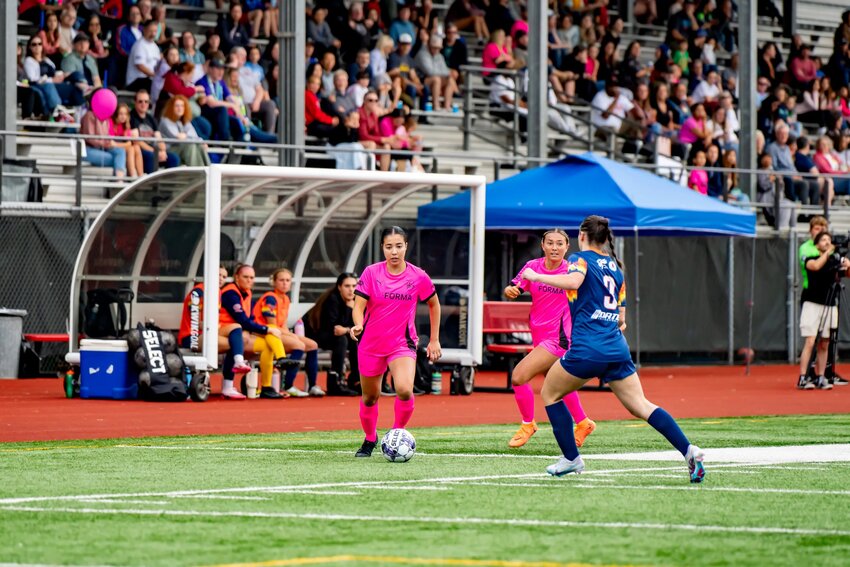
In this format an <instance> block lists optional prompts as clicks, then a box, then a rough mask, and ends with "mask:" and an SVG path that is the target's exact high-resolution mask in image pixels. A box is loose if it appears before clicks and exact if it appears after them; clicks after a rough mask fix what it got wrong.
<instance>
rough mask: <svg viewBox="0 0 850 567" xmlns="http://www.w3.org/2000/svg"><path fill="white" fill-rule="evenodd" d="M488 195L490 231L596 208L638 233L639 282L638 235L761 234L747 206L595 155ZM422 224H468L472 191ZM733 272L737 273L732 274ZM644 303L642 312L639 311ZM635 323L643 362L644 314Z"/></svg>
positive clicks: (518, 178) (432, 209)
mask: <svg viewBox="0 0 850 567" xmlns="http://www.w3.org/2000/svg"><path fill="white" fill-rule="evenodd" d="M486 194H487V204H486V213H485V219H486V220H485V228H486V229H488V230H511V229H517V230H518V229H526V230H528V229H546V228H551V227H553V226H555V227H561V228H565V229H567V230H577V229H578V227H579V225H580V224H581V222H582V220H583V219H584V218H585V217H586V216H587V215H589V214H598V215H602V216H605V217H608V219H609V220H610V223H611V228H612V229H613V230H614V231H615V233H616V234H618V235H619V236H630V235H633V236H635V257H634V265H633V270H634V273H635V281H638V280H637V276H638V273H639V253H638V244H637V242H638V238H637V237H638V236H639V235H646V236H663V235H679V236H727V237H732V236H746V237H755V233H756V215H755V214H754V213H752V212H750V211H748V210H743V209H739V208H736V207H733V206H731V205H727V204H726V203H723V202H721V201H718V200H717V199H712V198H709V197H705V196H702V195H700V194H698V193H696V192H694V191H691V190H689V189H687V188H684V187H681V186H680V185H678V184H676V183H674V182H672V181H670V180H668V179H664V178H662V177H659V176H657V175H654V174H652V173H649V172H647V171H643V170H640V169H638V168H635V167H631V166H628V165H624V164H621V163H617V162H615V161H612V160H609V159H607V158H604V157H600V156H597V155H595V154H593V153H586V154H582V155H579V156H569V157H567V158H565V159H562V160H560V161H558V162H555V163H552V164H549V165H547V166H545V167H540V168H536V169H531V170H528V171H525V172H523V173H520V174H518V175H514V176H513V177H509V178H507V179H504V180H501V181H496V182H494V183H490V184H488V185H487V193H486ZM417 226H418V227H419V228H423V229H428V228H466V227H468V226H469V193H468V192H464V193H459V194H457V195H454V196H452V197H448V198H446V199H443V200H440V201H435V202H433V203H430V204H428V205H424V206H421V207H419V213H418V220H417ZM753 257H755V254H754V255H753ZM730 262H731V260H730ZM729 277H730V279H731V277H732V276H731V274H730V276H729ZM751 280H752V275H751ZM730 288H731V285H730ZM637 296H639V294H636V298H637ZM751 298H752V282H751ZM637 301H638V300H637V299H636V301H635V304H636V315H639V308H638V304H637ZM730 311H731V302H730ZM636 321H637V328H636V329H635V330H636V336H637V345H636V347H637V357H638V361H639V360H640V319H639V317H636ZM731 327H732V323H731V317H730V332H729V336H730V340H729V357H730V362H731V358H732V355H733V346H732V330H731ZM750 327H751V328H752V323H751V324H750Z"/></svg>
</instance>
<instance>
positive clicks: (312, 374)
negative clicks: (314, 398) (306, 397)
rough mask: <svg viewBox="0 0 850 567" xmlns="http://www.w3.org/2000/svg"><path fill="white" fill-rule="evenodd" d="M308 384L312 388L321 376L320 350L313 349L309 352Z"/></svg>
mask: <svg viewBox="0 0 850 567" xmlns="http://www.w3.org/2000/svg"><path fill="white" fill-rule="evenodd" d="M306 370H307V384H309V386H310V388H312V387H313V386H315V385H316V378H318V376H319V351H318V350H311V351H310V352H308V353H307V368H306Z"/></svg>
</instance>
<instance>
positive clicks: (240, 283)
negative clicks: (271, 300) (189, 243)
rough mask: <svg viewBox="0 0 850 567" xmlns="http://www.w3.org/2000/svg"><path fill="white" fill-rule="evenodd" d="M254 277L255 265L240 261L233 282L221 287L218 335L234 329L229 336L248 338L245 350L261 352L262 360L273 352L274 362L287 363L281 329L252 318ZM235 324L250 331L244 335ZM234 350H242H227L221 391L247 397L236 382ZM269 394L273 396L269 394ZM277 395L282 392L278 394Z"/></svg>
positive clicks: (243, 397)
mask: <svg viewBox="0 0 850 567" xmlns="http://www.w3.org/2000/svg"><path fill="white" fill-rule="evenodd" d="M255 278H256V275H255V274H254V268H253V267H251V266H248V265H246V264H241V265H239V266H237V267H236V272H235V273H234V276H233V283H230V284H227V285H226V286H224V289H222V290H221V309H220V310H219V315H218V332H219V335H220V336H225V335H223V333H225V332H226V331H227V330H228V329H232V331H230V334H229V335H227V336H233V337H234V339H235V340H237V341H238V338H243V339H247V344H248V346H249V348H248V349H246V352H254V353H256V354H259V355H260V360H261V361H262V360H264V357H268V356H271V357H272V361H273V363H272V364H274V365H277V366H282V367H285V366H288V364H289V362H290V361H289V360H288V359H287V358H286V351H285V350H284V348H283V343H281V341H280V329H275V328H273V327H271V328H270V327H268V326H266V325H261V324H260V323H257V322H256V321H254V320H253V319H251V318H250V313H251V290H252V289H253V288H254V279H255ZM235 325H238V326H239V328H241V330H242V331H247V332H248V333H250V335H247V336H245V337H243V336H242V333H236V331H237V330H239V328H237V327H235ZM237 337H238V338H237ZM234 352H239V349H238V345H237V348H235V349H233V350H231V351H228V352H227V355H225V357H224V366H223V368H222V372H223V374H224V381H223V382H222V388H221V393H222V395H223V396H224V397H225V398H229V399H233V400H244V399H245V396H244V395H243V394H241V393H240V392H238V391H237V390H236V388H235V387H234V386H233V377H234V364H235V355H234V354H233V353H234ZM266 397H270V396H268V395H267V396H266ZM277 397H282V396H280V394H277Z"/></svg>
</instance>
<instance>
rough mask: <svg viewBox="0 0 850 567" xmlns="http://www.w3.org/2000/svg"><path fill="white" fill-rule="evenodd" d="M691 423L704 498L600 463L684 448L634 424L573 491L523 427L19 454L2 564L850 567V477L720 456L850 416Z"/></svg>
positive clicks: (7, 467)
mask: <svg viewBox="0 0 850 567" xmlns="http://www.w3.org/2000/svg"><path fill="white" fill-rule="evenodd" d="M681 423H682V427H683V429H684V430H685V432H686V434H688V436H689V437H690V439H691V441H692V442H694V443H696V444H699V445H700V446H702V447H704V448H706V449H708V450H709V461H708V462H707V465H706V466H707V470H708V476H707V479H706V483H705V484H703V485H690V484H689V483H688V479H687V470H686V467H685V465H684V461H675V462H673V461H652V462H643V461H621V460H613V459H605V458H600V457H598V456H599V455H605V454H613V453H623V452H642V451H659V450H669V449H670V447H669V445H668V444H667V443H666V442H665V441H664V439H663V438H661V437H660V436H659V435H658V434H657V433H656V432H655V431H654V430H653V429H652V428H650V427H647V426H644V425H643V424H642V423H640V422H636V421H624V422H620V421H612V422H602V423H600V424H599V427H598V429H597V431H596V432H595V433H594V434H593V435H592V436H591V437H590V438H589V439H588V442H587V444H586V447H585V448H584V450H583V453H584V454H585V455H586V456H587V457H588V458H587V459H586V463H587V469H586V471H585V474H582V475H578V476H576V475H569V476H567V477H564V478H560V479H554V478H550V477H548V476H547V475H545V474H544V468H545V466H546V465H548V464H550V463H551V462H552V460H551V459H548V458H542V457H544V456H547V455H549V456H551V455H556V454H557V453H558V450H557V446H556V444H555V442H554V439H553V437H552V435H551V430H550V429H549V428H548V426H547V425H545V424H544V425H543V426H542V427H541V430H540V431H539V432H538V434H537V435H536V436H535V437H534V438H533V439H532V441H531V442H530V443H529V444H528V445H527V446H526V447H524V448H522V449H520V450H508V448H507V446H506V445H507V444H506V442H507V439H508V438H510V436H511V434H512V433H513V430H514V428H515V426H514V425H505V426H475V427H457V428H450V429H449V428H413V429H411V431H412V432H413V433H414V435H416V438H417V443H418V448H417V450H418V453H419V454H417V455H416V456H415V457H414V459H413V460H412V461H411V462H409V463H388V462H386V461H385V460H384V459H383V457H382V456H381V455H380V453H379V451H376V453H375V454H374V455H373V457H372V458H371V459H356V460H355V459H354V458H353V453H354V450H355V449H356V448H357V447H358V446H359V442H360V440H361V434H360V433H359V432H355V431H341V432H327V433H324V432H316V433H306V434H305V433H297V434H275V435H234V436H211V437H170V438H147V439H123V440H108V441H103V440H100V441H67V442H50V443H14V444H4V445H0V478H2V479H3V480H2V483H0V542H2V544H3V545H0V563H22V564H23V563H26V564H74V565H167V566H172V565H221V564H229V563H259V564H264V565H304V564H311V565H343V566H360V565H405V564H408V565H413V564H429V565H510V564H509V563H504V562H510V561H514V562H517V563H514V564H513V565H515V566H517V567H523V566H531V565H534V563H533V562H551V563H550V564H551V565H560V564H569V563H577V564H599V565H736V566H737V565H765V564H771V565H798V564H808V565H813V566H814V565H818V566H819V565H847V564H848V557H850V489H847V487H846V483H847V480H848V478H850V463H846V462H845V463H789V464H783V465H781V466H763V465H746V466H744V465H728V464H723V463H712V462H711V460H710V449H711V448H712V447H758V446H782V445H797V444H818V443H850V416H847V415H834V416H805V417H766V418H764V417H760V418H736V419H710V420H706V419H695V420H682V422H681ZM510 455H513V456H514V457H511V456H510ZM535 457H541V458H535ZM606 471H611V472H606ZM368 483H371V484H368ZM364 484H365V486H364ZM233 488H235V489H237V490H221V489H233ZM767 489H773V490H772V491H768V490H767ZM174 491H176V492H178V493H180V494H162V493H168V492H174ZM186 491H189V493H186ZM84 495H96V496H95V497H94V498H93V499H92V498H89V499H88V500H86V499H83V498H82V497H83V496H84ZM109 495H116V496H113V497H112V498H109V499H107V498H106V497H107V496H109ZM61 497H73V498H61ZM20 498H24V499H31V498H40V499H39V500H26V501H22V502H16V501H13V500H12V499H20ZM511 522H514V524H513V525H512V524H511ZM517 522H518V523H517ZM559 522H560V524H559ZM777 529H787V530H788V531H789V533H776V530H777ZM335 556H346V557H338V558H337V559H336V560H331V559H328V560H319V562H312V561H310V560H308V559H299V558H322V557H335ZM393 557H395V558H399V559H392V558H393ZM381 558H383V559H381ZM429 560H433V561H429ZM462 560H477V561H462ZM499 562H502V563H499ZM537 564H538V565H544V564H543V563H537Z"/></svg>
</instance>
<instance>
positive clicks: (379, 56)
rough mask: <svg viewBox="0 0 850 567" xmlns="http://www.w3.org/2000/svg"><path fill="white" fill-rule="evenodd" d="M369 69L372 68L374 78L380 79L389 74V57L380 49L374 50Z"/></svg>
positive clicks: (371, 53)
mask: <svg viewBox="0 0 850 567" xmlns="http://www.w3.org/2000/svg"><path fill="white" fill-rule="evenodd" d="M369 67H371V68H372V76H373V77H379V76H381V75H383V74H384V73H386V72H387V56H386V55H384V52H383V51H381V50H380V49H377V48H376V49H373V50H372V51H371V52H370V53H369Z"/></svg>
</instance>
